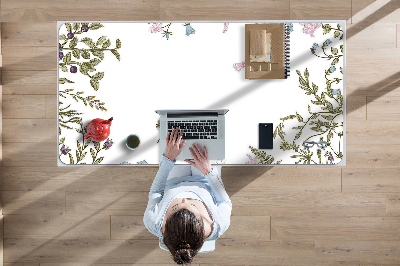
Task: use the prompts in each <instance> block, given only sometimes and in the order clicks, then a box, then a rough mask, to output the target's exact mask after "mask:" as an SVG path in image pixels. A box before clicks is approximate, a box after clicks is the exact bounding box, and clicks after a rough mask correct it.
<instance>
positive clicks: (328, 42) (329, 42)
mask: <svg viewBox="0 0 400 266" xmlns="http://www.w3.org/2000/svg"><path fill="white" fill-rule="evenodd" d="M331 43H332V41H331V40H330V39H327V40H326V41H325V42H324V44H325V45H329V44H331Z"/></svg>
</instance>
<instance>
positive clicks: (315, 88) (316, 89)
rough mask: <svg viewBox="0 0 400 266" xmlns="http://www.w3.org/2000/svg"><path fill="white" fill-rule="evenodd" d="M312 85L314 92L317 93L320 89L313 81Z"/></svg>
mask: <svg viewBox="0 0 400 266" xmlns="http://www.w3.org/2000/svg"><path fill="white" fill-rule="evenodd" d="M312 87H313V90H314V93H317V91H318V86H317V85H315V84H314V83H312Z"/></svg>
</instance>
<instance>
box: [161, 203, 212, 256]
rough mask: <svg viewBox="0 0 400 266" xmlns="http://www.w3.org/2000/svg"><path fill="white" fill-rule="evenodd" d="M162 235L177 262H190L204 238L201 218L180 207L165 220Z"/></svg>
mask: <svg viewBox="0 0 400 266" xmlns="http://www.w3.org/2000/svg"><path fill="white" fill-rule="evenodd" d="M163 236H164V244H165V245H166V246H167V247H168V249H169V251H170V252H171V254H172V259H173V260H174V261H175V262H176V263H177V264H184V263H191V262H192V261H193V258H194V257H195V256H196V255H197V253H198V251H199V250H200V248H201V247H202V246H203V243H204V240H205V231H204V223H203V219H202V218H198V217H196V216H195V215H194V213H193V212H191V211H189V210H187V209H180V210H178V211H177V212H175V213H174V214H172V215H171V216H170V217H168V219H167V220H166V222H165V231H164V233H163Z"/></svg>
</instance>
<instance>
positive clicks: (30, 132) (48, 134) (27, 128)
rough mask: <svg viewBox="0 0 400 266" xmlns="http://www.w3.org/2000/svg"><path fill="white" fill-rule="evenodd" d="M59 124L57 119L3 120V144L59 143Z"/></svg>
mask: <svg viewBox="0 0 400 266" xmlns="http://www.w3.org/2000/svg"><path fill="white" fill-rule="evenodd" d="M57 123H58V121H57V120H56V119H3V143H5V142H39V143H40V142H44V141H52V142H53V143H57Z"/></svg>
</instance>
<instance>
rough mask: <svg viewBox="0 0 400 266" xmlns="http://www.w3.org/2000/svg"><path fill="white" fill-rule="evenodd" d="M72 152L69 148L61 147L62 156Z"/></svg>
mask: <svg viewBox="0 0 400 266" xmlns="http://www.w3.org/2000/svg"><path fill="white" fill-rule="evenodd" d="M70 151H71V149H68V147H65V145H64V144H63V145H62V147H61V152H62V154H64V155H67V154H68V153H69V152H70Z"/></svg>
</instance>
